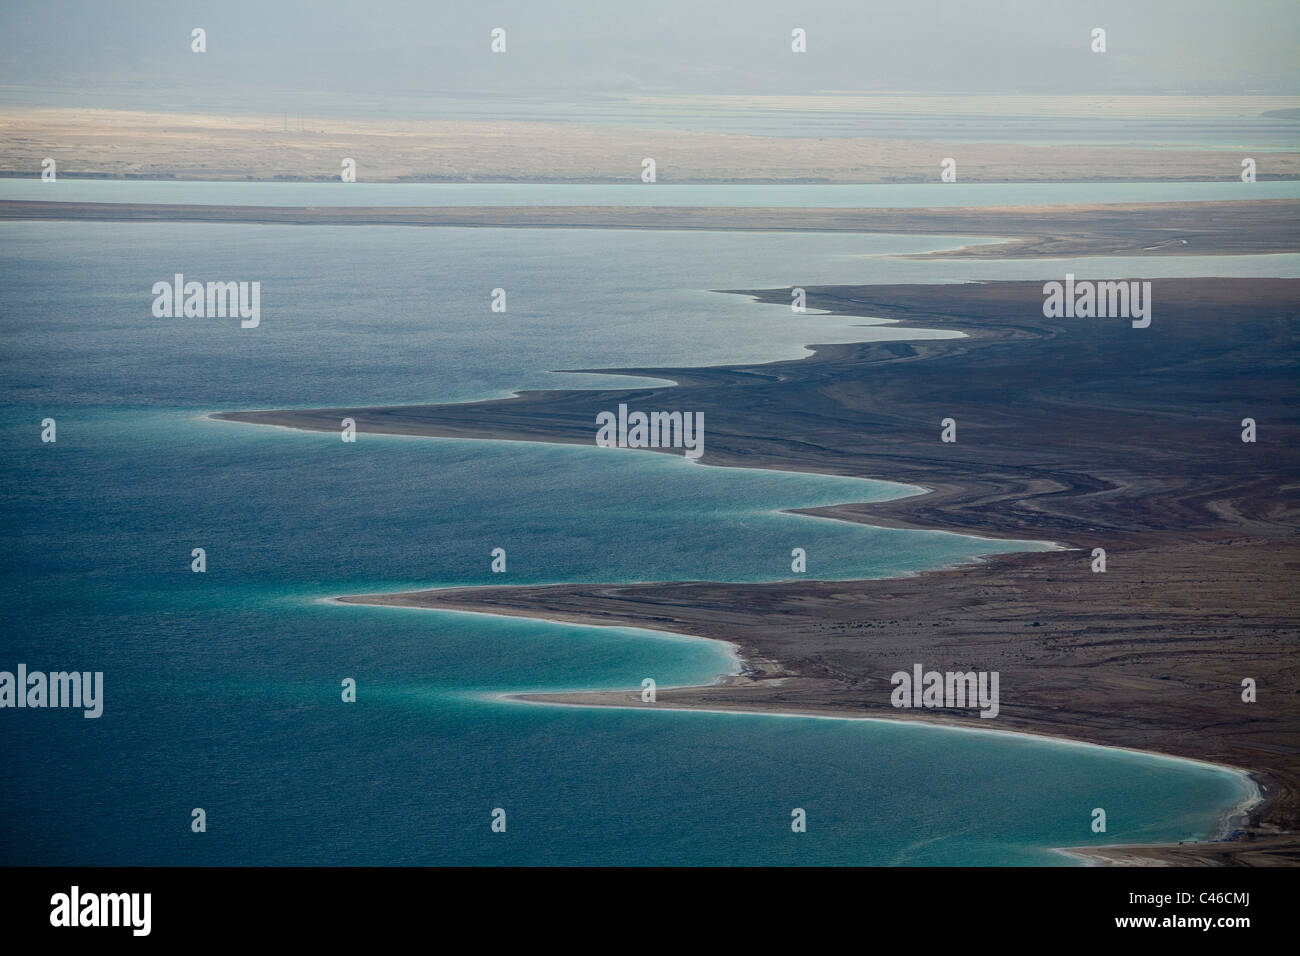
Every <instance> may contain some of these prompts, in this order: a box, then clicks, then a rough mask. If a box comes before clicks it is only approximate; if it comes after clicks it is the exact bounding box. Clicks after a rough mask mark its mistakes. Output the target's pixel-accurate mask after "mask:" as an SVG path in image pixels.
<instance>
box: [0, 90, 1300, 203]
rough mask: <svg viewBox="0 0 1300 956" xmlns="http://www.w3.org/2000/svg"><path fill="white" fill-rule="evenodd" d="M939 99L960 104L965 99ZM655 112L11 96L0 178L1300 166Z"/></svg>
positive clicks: (1222, 151) (746, 179)
mask: <svg viewBox="0 0 1300 956" xmlns="http://www.w3.org/2000/svg"><path fill="white" fill-rule="evenodd" d="M1211 99H1213V98H1206V97H1198V98H1196V100H1197V102H1195V103H1187V104H1184V107H1183V109H1182V115H1183V116H1184V117H1187V116H1188V115H1205V113H1206V111H1207V110H1213V109H1214V106H1213V105H1212V104H1211V103H1210V100H1211ZM1126 102H1131V104H1132V105H1133V106H1136V107H1137V108H1138V109H1139V110H1155V111H1157V113H1156V114H1155V115H1159V113H1160V112H1162V111H1163V110H1164V109H1165V108H1166V106H1163V105H1162V104H1166V103H1167V102H1168V98H1137V99H1135V98H1132V97H1110V98H1108V101H1107V102H1106V103H1105V104H1104V105H1101V104H1100V103H1097V104H1093V106H1092V107H1091V109H1090V110H1089V113H1090V115H1094V116H1095V115H1107V116H1112V117H1113V116H1115V115H1116V113H1117V111H1120V110H1123V109H1124V108H1125V104H1126ZM1295 102H1296V100H1295V98H1294V97H1288V98H1260V99H1254V100H1250V101H1243V102H1240V103H1237V104H1235V105H1234V106H1232V108H1231V112H1232V113H1234V114H1236V115H1239V116H1242V117H1246V116H1255V115H1258V113H1259V112H1260V111H1261V109H1266V108H1267V107H1268V106H1269V105H1270V104H1271V105H1273V106H1275V107H1276V106H1279V105H1293V104H1294V103H1295ZM677 105H678V106H680V103H678V104H677ZM714 105H715V106H716V105H721V104H714ZM825 105H826V104H824V103H822V104H819V107H821V108H824V106H825ZM892 105H893V108H898V107H900V106H902V107H903V108H914V106H911V107H909V106H907V105H905V104H900V103H895V104H892ZM1006 105H1007V104H1003V106H1006ZM943 108H944V109H960V101H959V100H953V99H949V100H948V101H947V105H946V106H944V107H943ZM795 109H798V107H795ZM782 115H784V116H785V117H788V118H789V119H790V122H791V126H792V128H791V129H790V130H789V132H795V131H797V122H798V120H797V117H798V113H797V112H791V111H790V109H789V107H787V108H786V109H785V111H784V113H783V114H782ZM1131 115H1145V116H1149V115H1152V114H1148V113H1142V112H1136V113H1132V114H1131ZM670 116H671V112H670V113H669V114H665V119H668V118H669V117H670ZM647 121H648V123H647V127H643V128H633V127H629V126H621V125H601V124H587V123H555V122H528V121H521V120H499V121H493V120H475V119H437V120H396V119H370V120H359V119H349V118H344V117H322V116H315V117H305V118H302V121H301V128H300V123H299V117H297V116H294V117H292V118H290V117H287V116H284V115H282V114H276V115H271V116H267V115H255V114H237V115H218V114H212V113H182V112H177V113H169V112H162V111H150V110H108V109H83V108H59V107H21V106H5V107H0V134H2V135H0V175H18V176H28V175H38V174H39V172H40V169H41V161H42V159H44V158H45V157H50V158H52V159H54V160H56V161H57V163H58V169H59V172H60V175H64V176H80V177H95V178H128V177H129V178H136V179H179V180H226V181H238V182H247V181H263V182H268V181H269V182H326V181H330V180H334V181H338V178H339V172H340V163H341V161H342V159H344V158H351V159H354V160H355V161H356V168H357V175H358V179H359V180H360V181H362V182H461V183H464V182H479V183H484V182H551V183H586V184H590V183H639V182H640V176H641V162H642V159H644V158H646V157H650V158H653V159H655V161H656V164H657V170H658V181H659V182H663V183H852V184H857V183H925V182H935V183H937V182H939V174H940V163H941V161H942V160H943V159H945V158H948V157H952V158H954V159H956V161H957V163H958V168H959V170H960V173H959V175H960V180H961V181H962V182H1017V183H1023V182H1152V181H1156V180H1160V181H1166V182H1190V181H1198V182H1204V181H1211V182H1213V181H1218V182H1227V181H1233V180H1236V179H1237V178H1238V176H1239V175H1240V173H1241V160H1242V158H1243V157H1245V156H1251V157H1252V158H1254V159H1256V161H1257V163H1258V175H1259V177H1260V178H1261V179H1295V178H1297V177H1300V151H1297V150H1266V151H1263V152H1259V151H1254V152H1247V151H1244V150H1243V148H1241V147H1219V148H1215V147H1202V148H1164V149H1152V148H1143V147H1141V146H1130V145H1126V144H1120V143H1111V144H1104V145H1093V144H1091V143H1066V144H1059V145H1056V144H1053V145H1034V144H1025V143H1005V142H1003V143H999V142H984V143H977V142H942V141H936V140H933V139H930V140H923V139H914V138H912V139H905V138H882V137H878V136H852V137H825V136H763V135H751V134H743V133H715V132H706V131H691V130H675V129H663V128H648V124H649V123H650V122H653V114H649V115H648V117H647ZM1085 122H1086V121H1085Z"/></svg>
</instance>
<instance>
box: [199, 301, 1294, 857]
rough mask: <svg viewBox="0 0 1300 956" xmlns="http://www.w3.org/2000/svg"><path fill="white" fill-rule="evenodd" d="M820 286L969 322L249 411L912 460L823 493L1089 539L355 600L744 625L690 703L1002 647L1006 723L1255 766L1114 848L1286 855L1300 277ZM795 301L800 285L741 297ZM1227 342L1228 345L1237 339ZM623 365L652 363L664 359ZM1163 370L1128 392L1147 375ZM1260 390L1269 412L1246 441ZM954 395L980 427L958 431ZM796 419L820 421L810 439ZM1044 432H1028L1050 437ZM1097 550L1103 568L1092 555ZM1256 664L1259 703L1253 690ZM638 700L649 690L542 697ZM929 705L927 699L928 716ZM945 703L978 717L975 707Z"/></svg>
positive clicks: (869, 464)
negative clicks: (1244, 812) (734, 354)
mask: <svg viewBox="0 0 1300 956" xmlns="http://www.w3.org/2000/svg"><path fill="white" fill-rule="evenodd" d="M808 293H809V305H810V307H815V308H818V309H826V310H828V311H830V312H833V313H837V314H845V315H861V316H882V317H887V318H895V319H903V320H908V321H911V322H913V323H916V324H918V325H920V326H924V327H928V328H946V329H956V330H960V331H963V332H966V333H967V336H968V337H967V338H964V339H949V340H937V341H915V342H878V343H865V344H858V345H833V346H816V347H815V348H816V352H815V354H814V355H813V356H811V357H808V358H806V359H801V360H794V361H787V362H776V363H770V364H764V365H756V366H735V367H722V368H712V369H657V370H655V374H656V375H659V376H663V377H668V378H671V379H673V380H674V381H676V382H677V383H678V384H677V385H675V386H661V387H652V388H640V389H636V390H635V391H626V390H625V391H619V390H614V389H605V390H594V391H577V390H575V391H551V392H530V393H525V394H523V395H520V396H519V397H517V398H514V399H506V400H500V401H491V402H476V403H469V404H463V405H448V406H412V407H389V408H364V407H363V408H337V409H320V410H293V411H266V412H231V413H224V414H222V415H220V416H217V417H220V418H223V419H226V420H232V421H244V422H253V423H260V424H278V425H284V426H287V427H294V428H305V429H314V430H328V431H335V430H337V428H338V424H339V421H340V419H341V418H342V417H345V416H349V417H353V418H355V420H356V422H357V427H358V430H360V431H363V432H366V431H370V432H379V433H389V434H412V435H435V436H458V437H486V438H509V439H516V440H536V441H549V442H572V443H580V444H590V443H591V442H592V440H593V439H592V434H593V432H592V424H591V423H592V422H593V421H594V414H595V411H597V410H599V409H603V408H611V407H615V405H616V404H617V403H618V402H620V401H625V402H633V403H635V404H637V405H638V407H642V406H643V407H655V408H661V407H662V408H690V409H698V410H703V411H704V412H705V416H706V420H707V421H708V422H709V423H710V424H709V430H710V436H709V451H708V454H707V456H706V459H705V460H706V461H707V462H711V463H715V464H724V465H745V466H751V467H770V468H780V469H784V470H794V471H800V470H802V471H813V472H825V473H833V474H843V475H853V476H859V477H871V478H881V479H886V480H894V481H903V482H907V483H909V484H916V485H920V486H923V487H926V488H928V489H930V491H929V493H928V494H924V495H919V496H913V497H908V498H902V499H895V500H893V501H888V502H877V503H873V504H858V505H843V506H836V507H830V508H818V509H809V510H808V513H810V514H819V515H824V516H831V517H837V518H841V519H843V520H850V521H864V522H869V523H872V524H877V525H890V526H898V527H913V528H940V529H944V530H951V531H958V532H964V533H973V534H979V535H984V536H992V537H1011V538H1038V539H1050V540H1055V541H1061V542H1064V543H1065V544H1067V545H1069V546H1070V547H1071V548H1072V549H1078V550H1064V551H1055V552H1044V553H1033V554H1012V555H999V556H993V557H991V558H989V559H987V560H985V561H982V562H981V563H978V564H975V565H968V566H964V567H959V568H952V569H947V570H942V571H935V572H929V573H925V574H921V575H918V576H915V577H911V578H901V579H891V580H882V581H857V582H842V581H836V582H826V581H816V580H809V581H798V582H786V583H780V582H778V583H772V584H726V583H716V582H683V583H662V584H637V585H598V584H589V585H556V586H544V587H524V586H519V587H485V588H452V589H442V590H437V591H422V592H411V593H407V594H399V595H368V596H357V597H353V598H348V599H345V600H350V601H362V602H366V603H383V604H401V605H407V606H419V607H437V608H447V609H460V610H479V611H488V612H491V613H497V614H518V615H522V616H529V617H546V618H550V619H556V620H571V621H575V622H580V623H586V624H610V625H630V626H637V627H649V628H659V629H663V630H671V631H675V632H679V633H687V634H694V635H699V636H705V637H714V638H717V639H720V640H726V641H729V642H732V643H735V644H737V645H739V646H740V648H741V651H742V655H743V658H744V660H745V665H746V666H745V672H744V673H743V674H742V675H740V676H737V677H733V678H729V679H727V680H725V681H723V682H720V683H719V684H716V685H710V686H707V687H697V688H676V689H668V690H664V691H663V692H662V693H661V694H660V695H659V699H660V701H661V702H662V703H663V704H665V705H668V706H673V707H693V708H700V709H709V710H719V709H721V710H757V711H770V712H783V713H786V712H793V713H807V714H818V713H821V714H827V715H839V716H881V717H898V716H899V712H898V711H897V710H895V709H893V708H892V707H891V706H890V703H889V694H888V691H889V683H888V677H889V674H890V673H892V672H893V671H894V670H897V669H900V668H905V667H910V666H911V663H912V662H913V661H923V662H924V663H925V665H926V666H927V667H933V668H935V669H938V670H945V669H952V670H960V669H967V668H970V667H972V666H978V668H979V669H982V670H997V671H999V672H1000V673H1001V675H1002V684H1003V689H1004V690H1003V704H1002V711H1001V713H1000V715H999V717H998V719H997V724H998V729H1004V730H1013V731H1024V732H1030V733H1040V734H1047V735H1050V736H1058V737H1066V738H1071V739H1077V740H1083V741H1088V742H1093V743H1101V744H1106V745H1110V746H1119V747H1127V748H1132V749H1140V750H1149V751H1154V752H1159V753H1168V754H1172V755H1175V756H1184V757H1191V758H1194V759H1199V760H1205V761H1209V762H1213V763H1219V764H1224V765H1227V766H1231V767H1236V768H1244V769H1248V770H1249V771H1250V772H1251V773H1252V775H1253V776H1254V778H1255V779H1256V780H1257V782H1258V784H1259V787H1260V790H1261V794H1262V797H1263V800H1262V802H1261V803H1260V805H1259V806H1258V807H1256V808H1254V809H1253V810H1252V811H1251V812H1250V819H1249V821H1248V822H1247V823H1246V824H1245V826H1244V827H1243V831H1244V832H1243V835H1242V837H1241V838H1240V839H1237V840H1233V841H1229V842H1217V843H1202V844H1195V845H1189V846H1169V847H1150V848H1146V847H1143V848H1116V847H1110V848H1104V849H1098V850H1095V851H1094V850H1087V851H1073V852H1087V853H1088V854H1089V855H1090V859H1092V860H1093V861H1100V860H1103V859H1104V860H1124V861H1126V862H1133V861H1143V862H1220V863H1222V862H1252V863H1270V862H1279V861H1293V860H1294V858H1295V854H1296V841H1295V839H1294V832H1295V830H1296V828H1297V825H1298V823H1300V757H1297V754H1298V753H1300V729H1298V728H1300V702H1298V701H1297V699H1296V695H1294V694H1291V693H1289V692H1287V691H1286V690H1285V688H1290V687H1293V686H1295V684H1296V681H1297V679H1298V678H1300V661H1298V660H1297V655H1296V650H1297V644H1296V641H1297V638H1296V637H1295V634H1294V622H1295V620H1296V611H1297V601H1296V598H1295V596H1294V593H1293V588H1291V587H1290V583H1289V579H1288V576H1289V575H1291V574H1293V573H1294V570H1295V568H1296V567H1297V566H1300V548H1297V545H1296V539H1295V531H1294V522H1295V510H1294V502H1293V500H1292V498H1291V496H1290V493H1289V492H1288V491H1287V488H1288V487H1290V486H1291V485H1292V484H1293V482H1294V476H1295V474H1296V473H1297V464H1300V462H1298V461H1297V458H1298V457H1300V413H1298V412H1297V408H1298V407H1300V402H1298V401H1297V397H1298V396H1297V385H1296V384H1295V382H1294V376H1293V374H1292V373H1291V369H1293V368H1294V362H1295V354H1294V352H1295V337H1294V334H1293V329H1294V323H1295V320H1296V318H1297V303H1298V302H1300V281H1295V280H1271V279H1250V280H1247V279H1183V280H1170V279H1166V280H1153V300H1154V301H1155V302H1156V303H1158V305H1157V314H1156V317H1155V319H1154V320H1153V324H1152V327H1151V328H1150V329H1146V330H1135V329H1132V328H1130V327H1129V324H1128V323H1127V322H1123V321H1116V320H1074V319H1060V320H1054V319H1047V318H1044V317H1043V315H1042V309H1041V305H1042V293H1041V284H1040V283H1036V282H1035V283H1023V282H993V283H982V284H978V285H961V286H951V285H944V286H874V287H823V288H815V289H809V290H808ZM747 294H749V295H752V296H754V297H755V298H758V299H761V300H763V301H768V302H785V301H788V290H784V289H781V290H770V291H766V292H751V293H747ZM1225 343H1230V347H1228V345H1226V344H1225ZM623 371H628V372H632V373H635V374H644V373H645V372H646V371H647V370H645V369H627V370H623ZM1139 381H1140V382H1141V383H1142V387H1141V388H1136V387H1135V386H1134V383H1135V382H1139ZM1243 408H1244V409H1248V411H1249V413H1250V414H1252V416H1253V417H1256V418H1257V419H1258V420H1259V421H1261V422H1265V421H1266V422H1268V426H1267V427H1268V438H1267V440H1265V441H1261V442H1260V443H1257V444H1254V445H1246V444H1243V443H1242V442H1241V441H1240V438H1239V435H1238V432H1239V430H1240V426H1239V421H1240V419H1241V418H1242V417H1243V415H1245V414H1247V412H1243V411H1242V410H1241V409H1243ZM947 415H952V416H955V417H956V418H957V419H958V421H959V422H960V426H959V427H960V428H961V429H962V431H961V438H960V440H959V441H958V442H957V443H956V444H951V445H945V444H942V443H940V442H939V440H938V429H939V421H940V419H941V418H943V417H945V416H947ZM792 436H798V438H797V439H795V438H793V437H792ZM1031 437H1032V440H1030V438H1031ZM1097 546H1100V547H1105V548H1106V549H1107V551H1108V553H1109V555H1110V565H1109V567H1108V569H1107V572H1106V573H1105V574H1095V573H1092V572H1091V571H1090V568H1089V551H1090V550H1091V548H1093V547H1097ZM1243 676H1251V677H1254V678H1256V679H1257V680H1258V681H1259V685H1260V688H1261V690H1260V698H1259V701H1258V702H1257V703H1254V704H1244V703H1243V702H1242V701H1241V699H1240V692H1241V691H1240V684H1241V679H1242V677H1243ZM544 699H546V700H553V701H567V702H572V703H583V704H612V705H617V706H644V705H642V704H641V703H640V700H639V696H638V694H637V693H636V692H635V691H632V690H629V691H628V692H622V693H604V694H566V695H545V697H544ZM926 716H930V715H928V714H927V715H926ZM944 719H945V720H946V722H949V723H954V724H965V725H968V726H979V724H980V722H979V721H978V720H972V719H970V718H968V717H967V716H966V715H965V714H961V713H953V714H948V715H945V717H944Z"/></svg>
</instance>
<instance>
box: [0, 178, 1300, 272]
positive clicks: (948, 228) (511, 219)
mask: <svg viewBox="0 0 1300 956" xmlns="http://www.w3.org/2000/svg"><path fill="white" fill-rule="evenodd" d="M647 188H649V187H647ZM1249 188H1250V187H1249V186H1246V185H1244V184H1243V185H1242V189H1243V190H1248V189H1249ZM3 220H88V221H106V222H249V223H277V224H283V225H358V226H458V227H481V228H508V227H516V228H530V229H541V228H581V229H705V230H715V231H718V230H721V231H730V230H747V231H760V232H859V233H893V234H899V235H907V234H911V235H949V236H967V237H982V238H991V239H999V240H1002V241H1000V242H985V243H980V244H978V245H968V246H962V247H961V248H956V249H952V250H948V251H945V252H941V253H931V254H929V255H931V256H943V257H949V258H952V257H961V258H979V259H1008V258H1043V257H1066V256H1098V255H1104V256H1120V255H1122V256H1166V255H1177V256H1186V255H1248V254H1264V253H1288V252H1293V251H1294V250H1295V247H1296V237H1297V235H1300V201H1297V200H1294V199H1271V200H1254V201H1251V200H1242V201H1227V202H1185V203H1138V204H1125V203H1103V204H1093V205H1061V206H1023V207H1007V208H1000V207H980V208H936V209H826V208H816V209H801V208H792V207H786V208H781V207H744V206H698V207H692V206H440V207H405V206H205V205H185V204H176V203H91V202H57V201H51V202H44V201H29V200H0V221H3ZM956 244H958V245H960V243H956Z"/></svg>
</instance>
